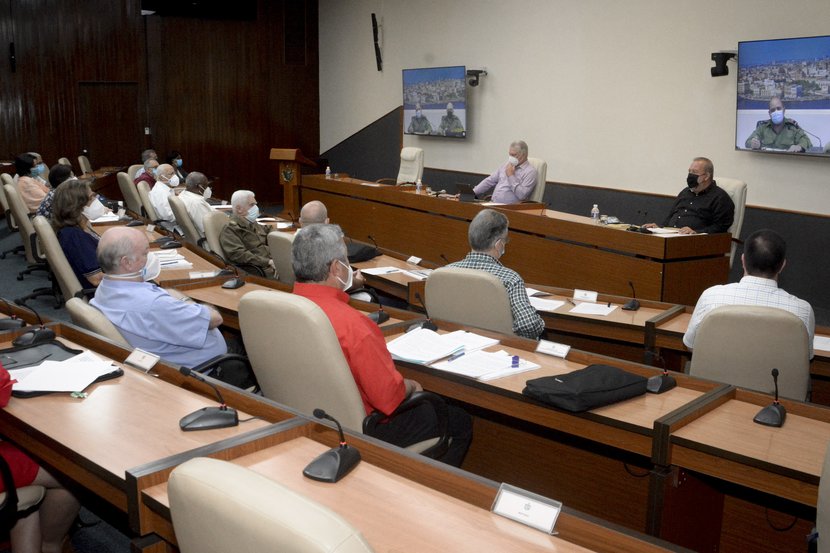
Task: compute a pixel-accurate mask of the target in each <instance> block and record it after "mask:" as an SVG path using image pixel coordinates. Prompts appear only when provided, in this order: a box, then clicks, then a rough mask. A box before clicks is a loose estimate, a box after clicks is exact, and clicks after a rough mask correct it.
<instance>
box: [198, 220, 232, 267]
mask: <svg viewBox="0 0 830 553" xmlns="http://www.w3.org/2000/svg"><path fill="white" fill-rule="evenodd" d="M203 222H204V225H205V241H206V242H207V245H208V248H209V249H210V251H212V252H213V253H215V254H216V255H218V256H219V257H221V258H222V259H224V260H227V256H226V255H225V250H223V249H222V243H221V242H220V241H219V235H220V234H222V229H223V228H225V225H227V224H228V223H229V222H230V217H228V216H227V215H225V214H224V213H221V212H219V211H212V212H211V213H208V214H207V215H205V219H204V221H203Z"/></svg>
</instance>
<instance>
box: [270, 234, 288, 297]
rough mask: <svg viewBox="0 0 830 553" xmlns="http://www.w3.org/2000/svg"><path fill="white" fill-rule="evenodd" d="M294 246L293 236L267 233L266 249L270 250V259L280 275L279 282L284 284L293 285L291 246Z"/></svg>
mask: <svg viewBox="0 0 830 553" xmlns="http://www.w3.org/2000/svg"><path fill="white" fill-rule="evenodd" d="M293 244H294V235H293V234H292V233H288V232H280V231H278V230H275V231H272V232H269V233H268V248H269V249H270V250H271V259H273V260H274V265H275V266H276V268H277V274H279V275H280V277H279V279H278V280H279V281H280V282H282V283H284V284H294V267H292V265H291V246H292V245H293Z"/></svg>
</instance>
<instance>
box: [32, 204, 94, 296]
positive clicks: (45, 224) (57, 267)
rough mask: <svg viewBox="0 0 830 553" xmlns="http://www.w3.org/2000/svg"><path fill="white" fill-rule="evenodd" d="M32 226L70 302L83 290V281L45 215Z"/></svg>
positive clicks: (36, 218)
mask: <svg viewBox="0 0 830 553" xmlns="http://www.w3.org/2000/svg"><path fill="white" fill-rule="evenodd" d="M32 224H33V225H34V227H35V232H36V233H37V238H38V240H39V241H40V245H41V247H42V248H43V252H44V253H45V254H46V262H47V263H49V268H50V269H51V270H52V274H53V275H54V277H55V278H57V279H58V284H59V285H60V287H61V293H62V294H63V299H64V301H69V298H72V297H75V294H77V293H78V292H81V291H82V290H83V287H82V286H81V281H79V280H78V276H77V275H76V274H75V271H73V270H72V266H71V265H70V264H69V261H68V260H67V259H66V254H65V253H64V251H63V248H62V247H61V244H60V242H58V237H57V235H56V234H55V230H54V229H53V228H52V225H51V224H50V223H49V220H48V219H47V218H46V217H44V216H43V215H38V216H37V217H35V218H34V219H33V220H32Z"/></svg>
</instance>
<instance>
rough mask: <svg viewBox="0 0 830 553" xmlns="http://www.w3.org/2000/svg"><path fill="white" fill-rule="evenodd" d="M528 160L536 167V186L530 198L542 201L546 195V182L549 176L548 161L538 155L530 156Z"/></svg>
mask: <svg viewBox="0 0 830 553" xmlns="http://www.w3.org/2000/svg"><path fill="white" fill-rule="evenodd" d="M527 162H528V163H530V164H531V165H532V166H533V168H534V169H536V188H534V189H533V192H531V193H530V197H529V198H528V200H532V201H534V202H541V201H542V198H544V196H545V183H546V182H547V178H548V162H547V161H545V160H544V159H539V158H538V157H529V158H527Z"/></svg>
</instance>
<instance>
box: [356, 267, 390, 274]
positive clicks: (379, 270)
mask: <svg viewBox="0 0 830 553" xmlns="http://www.w3.org/2000/svg"><path fill="white" fill-rule="evenodd" d="M360 272H361V273H363V274H365V275H373V276H378V275H391V274H392V273H398V272H400V269H398V268H397V267H375V268H373V269H360Z"/></svg>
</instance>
